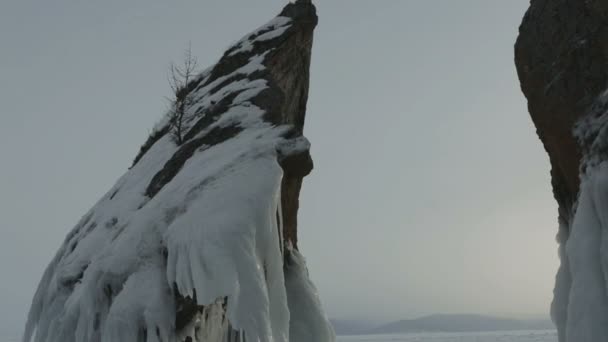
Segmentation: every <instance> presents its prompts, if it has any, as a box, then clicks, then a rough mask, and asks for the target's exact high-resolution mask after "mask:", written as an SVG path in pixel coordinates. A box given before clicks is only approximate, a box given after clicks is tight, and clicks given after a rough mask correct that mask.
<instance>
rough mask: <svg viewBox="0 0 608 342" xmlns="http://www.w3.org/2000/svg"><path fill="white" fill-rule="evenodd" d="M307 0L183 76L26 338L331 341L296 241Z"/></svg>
mask: <svg viewBox="0 0 608 342" xmlns="http://www.w3.org/2000/svg"><path fill="white" fill-rule="evenodd" d="M316 24H317V16H316V10H315V7H314V6H313V5H312V4H311V3H310V1H303V0H299V1H296V2H295V3H290V4H288V5H287V6H286V7H285V8H284V9H283V10H282V12H281V13H280V14H279V16H277V17H276V18H274V19H273V20H271V21H270V22H269V23H267V24H266V25H264V26H262V27H260V28H259V29H257V30H255V31H254V32H252V33H250V34H248V35H247V36H245V37H244V38H243V39H242V40H240V41H239V42H238V43H236V44H235V45H234V46H232V47H231V48H229V49H228V50H227V51H226V52H225V54H224V55H223V57H222V58H221V59H220V60H219V62H218V63H217V64H216V65H214V66H213V67H211V68H209V69H207V70H206V71H204V72H202V73H201V74H200V75H198V76H197V77H195V78H194V80H193V81H191V82H189V83H188V84H186V85H185V87H184V89H183V93H181V94H180V96H184V98H187V99H188V101H187V102H185V103H188V106H187V108H185V115H184V118H183V126H181V127H180V131H181V132H184V135H183V139H180V141H179V143H178V142H177V141H176V139H174V133H175V132H174V131H173V130H174V127H175V123H174V122H172V119H171V115H170V114H167V116H166V118H165V119H164V120H162V121H161V122H160V123H158V124H157V126H156V128H155V129H154V131H153V133H152V134H151V135H150V137H149V138H148V140H147V141H146V142H145V144H144V145H143V146H142V147H141V150H140V152H139V154H138V155H137V156H136V158H135V161H134V163H133V165H132V166H131V168H130V169H129V170H128V171H127V172H126V174H125V175H124V176H122V177H121V178H120V179H119V180H118V182H117V183H116V184H115V185H114V187H112V189H110V191H108V193H107V194H106V195H104V196H103V197H102V198H101V199H100V200H99V202H98V203H97V204H96V205H95V206H94V207H93V208H92V209H91V210H90V211H89V212H88V213H87V214H85V215H84V217H83V218H82V219H81V220H80V222H79V223H78V224H77V225H76V227H74V228H73V229H72V231H71V232H70V233H69V234H68V236H67V237H66V239H65V241H64V243H63V245H62V246H61V248H60V249H59V251H58V252H57V254H56V256H55V258H54V259H53V260H52V261H51V263H50V264H49V266H48V268H47V270H46V271H45V273H44V275H43V278H42V280H41V283H40V285H39V288H38V290H37V292H36V294H35V296H34V299H33V303H32V308H31V310H30V315H29V318H28V323H27V326H26V332H25V335H24V338H23V340H24V341H30V340H32V339H34V340H35V341H39V342H42V341H46V342H83V341H102V342H106V341H107V342H120V341H125V342H127V341H128V342H133V341H142V342H143V341H150V342H152V341H159V342H160V341H163V342H170V341H171V342H172V341H205V342H219V341H248V342H249V341H251V342H253V341H263V342H269V341H285V342H286V341H301V342H307V341H316V342H325V341H332V340H333V339H334V334H333V331H332V329H331V327H330V325H329V323H328V321H327V319H326V317H325V315H324V313H323V311H322V309H321V305H320V302H319V298H318V296H317V294H316V290H315V288H314V286H313V285H312V283H311V282H310V280H309V278H308V273H307V270H306V265H305V262H304V259H303V257H302V256H301V255H300V253H299V252H298V250H297V213H298V196H299V192H300V187H301V184H302V178H303V177H304V176H306V175H307V174H308V173H309V172H310V171H311V170H312V159H311V157H310V154H309V143H308V141H307V140H306V138H305V137H304V136H303V129H304V118H305V114H306V101H307V97H308V85H309V65H310V58H311V48H312V41H313V30H314V28H315V26H316Z"/></svg>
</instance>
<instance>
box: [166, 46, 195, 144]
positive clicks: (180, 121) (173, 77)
mask: <svg viewBox="0 0 608 342" xmlns="http://www.w3.org/2000/svg"><path fill="white" fill-rule="evenodd" d="M197 67H198V64H197V60H196V57H194V56H193V55H192V45H191V43H189V44H188V49H186V51H185V52H184V58H183V61H182V63H181V64H180V65H176V64H175V63H171V66H170V67H169V86H170V87H171V91H172V92H173V98H172V99H171V112H170V115H171V118H170V125H171V132H172V133H173V137H174V139H175V142H176V143H177V144H178V145H181V144H182V143H183V142H184V141H183V139H184V133H185V132H184V120H185V114H186V111H187V110H188V107H190V105H192V103H191V102H192V99H191V98H190V96H188V85H189V84H190V82H191V81H192V80H193V79H194V77H195V76H196V74H197Z"/></svg>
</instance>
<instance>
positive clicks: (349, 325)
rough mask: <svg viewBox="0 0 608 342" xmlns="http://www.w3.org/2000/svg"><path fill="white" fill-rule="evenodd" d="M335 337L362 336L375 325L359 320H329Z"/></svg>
mask: <svg viewBox="0 0 608 342" xmlns="http://www.w3.org/2000/svg"><path fill="white" fill-rule="evenodd" d="M329 321H330V322H331V325H332V326H333V328H334V331H335V332H336V335H362V334H366V333H367V332H368V331H370V330H372V329H373V328H375V327H376V326H377V324H374V323H371V322H368V321H361V320H342V319H330V320H329Z"/></svg>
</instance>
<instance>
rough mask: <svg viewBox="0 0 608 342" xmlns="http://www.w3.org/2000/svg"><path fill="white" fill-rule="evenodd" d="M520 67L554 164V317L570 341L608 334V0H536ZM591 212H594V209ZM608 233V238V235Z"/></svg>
mask: <svg viewBox="0 0 608 342" xmlns="http://www.w3.org/2000/svg"><path fill="white" fill-rule="evenodd" d="M515 64H516V66H517V73H518V75H519V79H520V82H521V89H522V91H523V93H524V95H525V96H526V98H527V100H528V109H529V112H530V116H531V118H532V121H533V122H534V124H535V126H536V128H537V133H538V136H539V138H540V140H541V141H542V143H543V145H544V147H545V149H546V151H547V153H548V154H549V158H550V162H551V168H552V169H551V177H552V185H553V192H554V196H555V199H556V200H557V202H558V204H559V225H560V228H559V233H558V242H559V243H560V259H561V266H560V269H559V271H558V274H557V277H556V285H555V290H554V301H553V304H552V309H551V311H552V317H553V320H554V322H555V323H556V325H557V328H558V331H559V338H560V341H561V342H564V341H570V342H572V341H577V342H581V341H604V340H607V339H608V331H607V330H606V328H605V326H606V323H607V320H608V307H607V304H606V303H608V301H607V298H606V293H607V289H608V287H607V282H606V280H605V279H608V263H606V262H605V261H604V260H608V259H606V258H608V249H607V248H608V246H605V245H604V243H603V241H604V240H605V239H608V233H606V232H605V231H606V229H608V227H607V226H606V223H604V222H603V219H602V217H603V215H604V213H608V206H607V205H608V203H604V201H603V199H602V198H603V197H602V195H601V194H602V193H603V192H604V191H605V190H607V189H604V188H603V185H602V184H603V183H602V182H603V181H602V179H603V178H602V177H604V174H605V169H604V168H603V166H602V163H603V162H604V161H605V160H608V158H606V154H605V146H606V141H608V140H607V139H606V135H604V134H603V132H604V131H605V128H606V125H605V123H606V113H607V110H606V109H608V107H607V106H606V93H605V90H606V88H607V86H608V2H606V1H603V0H585V1H579V0H560V1H554V0H532V1H531V2H530V8H529V9H528V11H527V12H526V14H525V16H524V18H523V21H522V23H521V26H520V28H519V37H518V38H517V42H516V44H515ZM590 209H592V210H590ZM604 234H606V235H604Z"/></svg>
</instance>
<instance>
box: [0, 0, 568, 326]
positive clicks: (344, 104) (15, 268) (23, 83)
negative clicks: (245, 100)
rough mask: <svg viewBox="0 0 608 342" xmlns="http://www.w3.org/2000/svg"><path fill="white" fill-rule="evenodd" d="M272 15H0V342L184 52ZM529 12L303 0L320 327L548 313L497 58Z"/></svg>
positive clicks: (271, 10)
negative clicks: (316, 20) (314, 25)
mask: <svg viewBox="0 0 608 342" xmlns="http://www.w3.org/2000/svg"><path fill="white" fill-rule="evenodd" d="M285 3H286V1H255V2H254V1H244V0H240V1H236V0H207V1H202V0H198V1H194V0H188V1H186V0H180V1H171V2H169V1H160V0H154V1H151V0H146V1H143V0H141V1H128V2H127V1H122V0H108V1H95V2H92V1H69V0H57V1H52V2H50V1H32V0H19V1H17V0H8V1H6V0H5V1H3V2H2V4H1V5H0V48H1V50H2V53H0V156H1V157H2V164H1V165H2V167H1V168H0V189H1V191H0V217H2V225H1V226H0V229H1V230H2V235H1V236H2V238H1V239H0V272H1V273H0V274H1V275H2V281H0V303H2V305H0V332H2V331H15V329H18V330H20V329H21V325H22V323H23V320H24V317H25V315H26V311H27V310H28V307H29V303H30V300H31V297H32V295H33V292H34V290H35V287H36V286H37V284H38V281H39V279H40V277H41V275H42V272H43V270H44V268H45V267H46V265H47V263H48V262H49V261H50V260H51V258H52V256H53V255H54V253H55V251H56V250H57V249H58V247H59V245H60V243H61V241H62V240H63V238H64V237H65V235H66V234H67V232H68V231H69V230H70V229H71V228H72V226H73V225H74V224H75V223H76V221H77V220H78V219H79V218H80V217H81V216H82V215H83V214H84V213H85V212H86V211H87V210H88V209H89V208H90V207H91V206H92V205H93V204H94V203H95V202H96V200H97V199H98V198H99V197H100V196H101V195H102V194H103V193H105V192H106V191H107V189H108V188H109V187H110V186H111V185H112V184H113V183H114V182H115V181H116V180H117V179H118V177H119V176H120V175H121V174H122V173H123V172H125V171H126V169H127V167H128V166H129V165H130V163H131V161H132V158H133V157H134V156H135V154H136V152H137V150H138V149H139V146H140V145H141V143H142V142H143V141H144V140H145V139H146V137H147V135H148V133H149V130H150V129H151V127H152V126H153V124H154V123H155V122H156V121H157V120H158V119H159V118H160V116H161V115H162V113H163V111H164V110H165V108H166V101H165V100H164V96H166V95H167V94H169V87H168V84H167V82H166V75H167V73H166V71H167V66H168V65H169V63H170V61H172V60H178V59H179V57H180V56H181V53H182V51H183V49H184V47H186V46H187V44H188V41H192V49H193V52H194V53H195V54H196V55H197V56H198V58H199V62H200V64H202V65H208V64H211V63H213V62H214V61H216V60H217V59H218V58H219V57H220V55H221V54H222V52H223V50H224V49H225V48H226V47H228V45H230V43H231V42H233V41H236V40H237V39H239V38H240V37H241V36H242V35H244V34H245V33H247V32H249V31H251V30H252V29H254V28H256V27H258V26H260V25H261V24H263V23H264V22H266V21H267V20H268V19H270V18H271V17H272V16H274V15H275V14H276V13H277V12H278V11H279V10H280V8H281V6H282V5H283V4H285ZM527 4H528V1H527V0H509V1H503V0H462V1H452V0H443V1H440V0H434V1H422V0H418V1H414V0H408V1H405V0H381V1H371V0H326V1H317V7H318V12H319V16H320V24H319V26H318V29H317V32H316V37H315V45H314V51H313V65H312V69H311V72H312V75H311V77H312V83H311V92H310V99H309V107H308V108H309V110H308V116H307V127H306V135H307V136H308V138H309V139H310V141H311V142H312V154H313V158H314V160H315V170H314V171H313V174H312V175H311V176H309V177H308V178H307V179H306V181H305V184H304V189H303V194H302V200H301V215H300V218H301V219H300V239H301V242H300V247H301V249H302V250H303V252H304V254H305V256H306V257H307V259H308V262H309V268H310V273H311V275H312V277H313V278H314V281H315V282H316V284H317V286H318V288H319V291H320V294H321V297H322V299H323V301H324V304H325V307H326V309H327V312H328V314H329V315H330V316H331V317H336V318H366V319H376V320H388V319H399V318H407V317H412V316H417V315H422V314H427V313H435V312H469V313H487V314H495V315H507V316H540V315H545V314H546V313H547V311H548V306H549V303H550V300H551V296H552V293H551V291H552V286H553V277H554V274H555V270H556V267H557V263H558V262H557V257H556V255H557V253H556V244H555V242H554V235H555V232H556V230H557V228H556V227H557V223H556V206H555V204H554V202H553V199H552V195H551V191H550V184H549V163H548V158H547V157H546V156H545V153H544V150H543V148H542V146H541V144H540V142H539V141H538V139H537V137H536V133H535V130H534V128H533V126H532V123H531V121H530V119H529V117H528V114H527V111H526V106H525V100H524V98H523V95H521V93H520V91H519V84H518V81H517V76H516V73H515V68H514V66H513V51H512V46H513V43H514V40H515V37H516V34H517V27H518V25H519V22H520V20H521V17H522V16H523V14H524V11H525V9H526V7H527Z"/></svg>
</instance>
